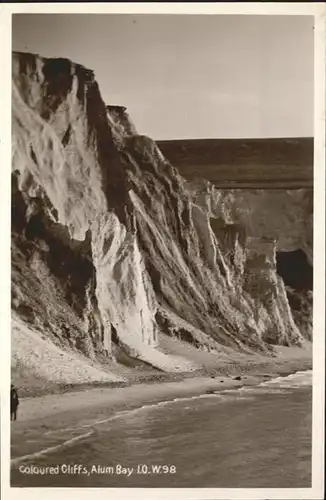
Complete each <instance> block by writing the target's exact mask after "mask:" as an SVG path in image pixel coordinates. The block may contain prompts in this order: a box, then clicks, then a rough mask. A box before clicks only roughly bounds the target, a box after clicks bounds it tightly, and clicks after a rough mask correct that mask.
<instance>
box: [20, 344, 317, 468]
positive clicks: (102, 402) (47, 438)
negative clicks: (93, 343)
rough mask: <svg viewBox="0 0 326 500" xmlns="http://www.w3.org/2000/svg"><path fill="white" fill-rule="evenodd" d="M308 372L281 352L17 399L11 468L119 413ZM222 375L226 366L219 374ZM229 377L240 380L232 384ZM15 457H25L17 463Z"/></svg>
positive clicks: (307, 360) (296, 356)
mask: <svg viewBox="0 0 326 500" xmlns="http://www.w3.org/2000/svg"><path fill="white" fill-rule="evenodd" d="M311 367H312V362H311V355H310V352H309V350H306V349H298V350H293V349H292V350H289V351H286V355H284V350H283V352H282V353H281V354H280V357H279V358H276V359H275V358H274V359H269V360H266V361H265V362H262V363H260V364H257V365H254V364H252V365H250V366H245V365H243V366H242V367H241V366H232V369H230V371H231V374H227V373H224V374H218V373H215V374H214V375H212V376H207V375H206V376H194V377H192V378H187V379H184V380H180V381H176V382H170V381H165V382H164V381H163V382H161V383H139V384H131V385H129V386H128V387H119V388H108V387H96V388H92V389H91V388H89V389H87V390H82V391H74V392H69V393H65V394H48V395H43V396H39V397H28V398H22V399H21V404H20V407H19V415H18V418H19V419H18V421H16V422H12V424H11V445H12V446H11V457H12V463H18V462H19V461H22V462H26V460H29V457H26V455H32V457H31V458H33V454H38V453H40V452H42V451H43V450H45V449H47V448H49V447H54V446H59V445H62V444H63V443H65V442H67V446H69V441H70V440H71V439H73V438H76V439H79V438H80V439H83V435H85V434H87V432H88V431H89V430H90V429H91V428H93V427H94V426H99V425H102V423H104V424H105V423H106V422H107V421H108V420H109V419H111V418H114V416H115V415H117V414H119V412H121V411H126V410H130V409H133V408H138V407H141V406H144V405H150V404H154V403H157V402H158V401H169V400H173V399H175V398H181V397H191V396H196V395H200V394H205V393H209V392H212V391H221V390H225V389H231V388H238V387H241V386H245V385H257V384H259V383H261V382H263V381H266V380H268V379H270V378H274V377H277V376H278V375H281V376H286V375H288V374H290V373H294V372H296V371H301V370H310V369H311ZM223 371H226V367H225V370H223ZM235 377H241V379H240V380H237V379H236V378H235ZM19 457H25V458H22V459H20V458H19Z"/></svg>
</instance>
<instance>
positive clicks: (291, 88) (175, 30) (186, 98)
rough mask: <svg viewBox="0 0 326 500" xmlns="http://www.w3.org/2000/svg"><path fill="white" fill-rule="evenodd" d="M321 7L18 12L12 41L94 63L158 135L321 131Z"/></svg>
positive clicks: (111, 98) (102, 82) (140, 122)
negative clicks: (316, 26)
mask: <svg viewBox="0 0 326 500" xmlns="http://www.w3.org/2000/svg"><path fill="white" fill-rule="evenodd" d="M313 33H314V32H313V17H312V16H272V15H265V16H253V15H242V16H241V15H201V16H199V15H161V14H143V15H132V14H129V15H121V14H120V15H119V14H101V15H98V14H16V15H14V16H13V24H12V48H13V50H17V51H23V52H32V53H38V54H40V55H42V56H44V57H67V58H69V59H71V60H72V61H74V62H76V63H80V64H82V65H84V66H86V67H87V68H89V69H92V70H94V72H95V76H96V79H97V81H98V83H99V86H100V90H101V94H102V98H103V100H104V101H105V103H106V104H119V105H123V106H126V107H127V109H128V112H129V114H130V117H131V119H132V121H133V122H134V124H135V126H136V128H137V131H138V132H139V133H140V134H145V135H149V136H150V137H152V138H153V139H155V140H167V139H195V138H259V137H307V136H312V135H313Z"/></svg>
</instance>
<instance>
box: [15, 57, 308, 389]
mask: <svg viewBox="0 0 326 500" xmlns="http://www.w3.org/2000/svg"><path fill="white" fill-rule="evenodd" d="M12 136H13V139H12V168H13V175H12V178H13V188H12V202H13V204H12V298H13V300H12V307H13V331H14V332H15V335H14V339H16V340H15V341H14V342H13V354H14V358H15V359H16V365H17V364H22V365H24V363H26V360H25V359H24V353H23V349H22V348H21V339H22V335H23V333H22V332H23V330H24V329H25V330H24V331H25V334H26V328H28V329H29V331H30V332H31V331H32V332H33V335H34V336H35V335H37V336H39V337H40V338H42V339H45V340H47V341H48V342H50V343H52V344H53V345H56V346H57V347H58V348H60V349H63V350H64V351H65V352H67V349H68V350H69V352H70V353H71V355H73V356H75V357H78V356H79V357H80V356H83V362H85V360H86V362H89V363H90V364H92V363H93V364H96V363H99V362H101V363H102V367H103V363H104V364H106V365H107V366H110V367H112V366H113V367H114V366H115V365H114V363H115V359H117V360H119V356H120V354H121V352H124V353H125V354H126V355H128V356H129V357H131V358H136V359H138V360H141V361H143V362H146V363H149V364H151V365H152V366H154V367H157V368H159V369H161V370H167V371H180V370H185V371H186V370H192V369H195V368H198V366H197V365H195V364H194V363H192V362H190V361H189V360H188V359H187V356H186V355H185V356H180V355H178V356H176V355H173V354H166V353H165V352H163V349H162V348H161V345H160V338H161V337H162V335H163V336H165V335H171V336H177V337H178V338H180V339H182V340H184V341H186V342H189V343H192V344H193V345H195V346H196V347H198V348H199V349H203V348H204V349H206V350H212V351H214V350H215V351H217V352H219V351H221V349H223V346H225V347H226V348H232V349H236V350H240V351H243V352H246V351H250V350H254V351H260V352H268V351H270V349H271V347H270V346H271V345H272V344H285V345H289V344H293V343H300V341H301V339H302V335H301V333H300V331H299V329H298V327H297V325H296V324H295V322H294V319H293V314H292V312H291V309H290V305H289V301H288V298H287V293H286V289H285V285H284V282H283V280H282V278H281V277H280V276H279V275H278V274H277V251H278V250H280V249H281V250H282V249H283V250H284V249H285V247H286V249H287V250H288V249H290V247H291V249H292V247H293V245H292V242H291V244H290V243H289V242H288V241H287V240H284V242H282V243H276V244H275V243H274V241H273V240H272V241H265V242H264V241H263V236H264V235H263V231H260V229H259V230H258V231H257V227H256V223H255V222H254V219H255V217H257V214H256V212H255V210H254V209H252V208H250V207H252V205H251V200H249V199H248V200H247V205H246V207H245V208H244V205H243V203H244V199H242V198H239V197H238V196H237V195H236V194H235V193H233V192H230V193H221V192H215V191H214V192H213V190H212V189H211V187H209V186H208V187H207V185H202V186H197V187H195V186H194V185H191V186H189V185H188V183H187V182H186V181H185V180H184V179H183V178H182V177H181V176H180V175H179V174H178V172H177V170H176V169H175V168H174V167H173V166H172V165H171V164H170V163H169V162H168V161H167V160H166V159H165V158H164V157H163V155H162V153H161V151H160V150H159V149H158V147H157V146H156V144H155V142H153V141H152V140H151V139H149V138H147V137H143V136H139V135H137V133H136V130H135V127H134V126H133V124H132V123H131V122H130V120H129V118H128V116H127V115H126V112H125V110H124V108H121V107H116V106H105V104H104V103H103V101H102V99H101V95H100V92H99V89H98V86H97V83H96V81H95V79H94V76H93V73H92V72H91V71H89V70H86V69H85V68H83V67H82V66H80V65H76V64H73V63H71V62H70V61H68V60H65V59H42V58H40V57H38V56H34V55H31V54H21V53H16V54H14V55H13V90H12ZM252 196H253V197H255V196H256V195H254V194H253V195H252ZM298 196H299V195H298ZM258 198H259V196H258ZM258 198H255V200H256V199H258ZM300 200H301V199H300ZM300 200H299V201H298V206H300V204H301V201H302V200H301V201H300ZM255 203H256V204H257V203H258V205H259V203H260V204H261V206H263V205H264V203H263V200H262V199H261V200H260V201H258V202H255ZM248 210H251V212H252V215H251V219H250V220H251V222H252V224H251V225H250V224H249V222H248V219H246V217H247V216H243V217H242V216H241V213H242V211H243V212H247V211H248ZM235 213H236V214H238V215H237V217H236V216H235V215H234V214H235ZM259 217H260V218H261V219H262V220H263V219H264V215H263V214H262V213H261V212H260V215H259ZM263 225H264V224H263V223H262V226H263ZM273 234H274V233H273V231H272V232H271V233H270V234H269V237H270V238H272V237H273ZM275 234H277V227H275ZM307 234H308V233H306V232H305V229H304V228H302V227H300V228H298V235H297V238H299V239H300V248H304V249H305V250H307V249H308V247H309V245H311V241H309V237H308V236H307ZM291 245H292V246H291ZM305 245H306V246H305ZM308 253H309V252H308ZM25 327H26V328H25ZM29 338H31V337H29ZM33 338H34V337H33ZM15 356H16V357H15ZM87 360H88V361H87ZM110 363H111V365H110ZM112 363H113V365H112ZM33 369H35V370H36V371H37V366H34V368H33ZM94 369H95V368H94ZM110 369H111V368H110ZM113 369H114V368H112V370H113ZM92 376H93V375H90V377H92ZM64 377H65V375H63V376H62V379H63V380H64ZM67 377H68V375H67ZM94 377H95V378H96V376H95V375H94ZM112 378H113V379H114V376H113V375H112Z"/></svg>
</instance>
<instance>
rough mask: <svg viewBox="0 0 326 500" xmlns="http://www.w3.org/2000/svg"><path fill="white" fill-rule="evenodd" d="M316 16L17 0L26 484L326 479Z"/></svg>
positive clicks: (18, 360) (20, 410)
mask: <svg viewBox="0 0 326 500" xmlns="http://www.w3.org/2000/svg"><path fill="white" fill-rule="evenodd" d="M235 5H238V6H239V4H235ZM315 26H316V16H315V15H314V13H313V12H312V13H311V14H310V15H299V14H298V15H296V14H293V15H281V14H268V15H258V14H240V13H237V10H236V7H235V9H234V13H228V14H218V13H216V14H201V13H198V14H187V12H186V10H185V12H179V13H176V14H173V13H155V12H151V13H140V12H134V13H132V12H130V13H122V12H120V13H119V12H116V13H114V12H111V13H110V12H104V13H89V14H87V13H78V12H77V10H76V12H70V13H67V12H66V13H64V12H63V13H47V12H46V10H45V9H43V10H41V11H40V12H36V11H35V10H34V11H33V12H28V10H27V9H25V11H24V12H21V13H13V15H12V24H11V39H12V47H11V49H12V50H11V77H12V83H11V85H12V87H11V104H10V106H11V131H10V135H11V153H10V154H11V187H10V189H11V236H10V259H11V262H10V268H11V270H10V273H11V274H10V282H11V290H10V300H11V320H10V332H8V337H9V338H10V352H11V355H10V373H11V375H10V379H8V380H6V393H7V398H8V405H7V407H8V409H7V410H6V418H8V422H9V424H8V425H9V429H10V487H11V488H14V489H16V488H20V489H21V488H23V489H26V488H33V489H38V488H42V490H43V491H45V490H44V488H47V489H48V490H49V491H50V490H51V491H52V489H55V490H57V493H58V494H59V491H58V488H60V489H61V488H69V489H70V491H73V490H72V488H73V489H75V488H90V489H93V488H94V489H98V488H101V489H102V488H105V489H109V488H115V489H118V490H119V489H125V488H129V489H130V492H131V491H132V490H133V489H134V488H142V489H145V490H146V491H147V490H149V489H151V491H152V492H153V493H152V497H151V498H153V499H155V498H156V496H155V491H157V492H158V491H159V490H161V489H170V490H168V491H172V490H171V489H179V490H180V492H181V491H182V489H185V488H187V489H204V488H208V489H244V490H245V489H266V490H267V489H272V490H273V489H285V490H286V489H287V491H289V492H290V491H291V492H292V494H291V495H290V496H284V498H307V499H308V498H309V499H317V498H323V497H322V496H320V497H317V496H316V492H315V493H314V496H313V495H312V493H309V491H310V492H311V491H312V488H313V484H314V483H313V480H314V477H315V475H314V472H313V446H314V444H313V443H314V442H315V439H313V422H315V423H316V421H317V417H315V418H314V411H313V401H314V404H319V408H321V407H322V402H321V399H320V391H319V392H316V393H314V394H315V395H314V398H313V397H312V395H313V381H314V382H315V381H316V377H315V372H314V370H315V368H316V363H317V361H315V355H314V353H315V350H314V349H315V339H316V336H317V337H318V342H319V345H321V350H322V349H323V348H324V347H323V344H324V343H325V338H324V330H323V328H322V324H323V323H322V322H323V319H322V318H320V319H319V320H317V319H316V318H315V315H316V310H317V309H316V305H315V300H316V286H317V285H316V283H315V280H316V274H319V277H318V278H317V279H319V280H320V279H321V280H324V277H325V268H322V267H321V268H319V271H317V272H316V268H315V266H316V264H315V262H316V260H315V259H316V258H317V257H316V254H317V253H319V254H320V252H321V249H323V248H324V247H323V245H324V243H323V242H322V243H321V244H319V245H318V241H317V238H318V235H319V237H320V236H321V235H322V234H324V233H322V231H324V228H320V226H319V227H317V226H316V225H315V224H316V217H317V218H318V217H319V219H318V220H319V221H320V220H321V219H320V216H321V215H320V213H319V212H318V210H319V209H318V208H316V207H317V202H316V190H317V189H319V191H318V192H319V193H320V181H318V179H321V180H322V179H323V177H322V176H321V177H318V176H319V173H318V172H319V170H318V168H321V169H323V168H324V167H322V163H321V164H319V166H318V165H317V164H316V151H315V146H314V140H315V141H316V115H315V99H316V95H315V90H314V89H315V88H316V72H315V68H316V52H315V51H316V44H315ZM315 144H316V142H315ZM9 169H10V166H9V165H8V170H9ZM322 175H324V174H322ZM314 179H315V181H314ZM316 182H317V184H318V183H319V186H318V185H317V186H316ZM314 190H315V191H314ZM318 262H319V263H320V255H319V261H318ZM322 265H324V264H322ZM321 275H322V276H321ZM320 276H321V277H320ZM323 283H324V282H323V281H322V282H321V284H320V282H319V285H318V286H319V289H318V290H319V291H320V292H319V298H322V297H321V294H322V292H323V286H324V284H323ZM319 303H320V301H319ZM319 316H323V318H324V312H323V311H322V310H321V311H320V313H319ZM318 321H319V322H318ZM320 326H321V327H320ZM4 333H5V332H4V331H3V332H2V334H4ZM319 359H320V358H319ZM322 369H323V367H321V368H319V369H318V373H319V374H320V373H322ZM316 373H317V372H316ZM313 375H314V377H313ZM9 392H10V417H9ZM7 414H8V415H7ZM9 418H10V421H9ZM318 418H319V420H320V421H321V420H322V419H323V414H322V413H319V417H318ZM314 425H315V424H314ZM314 435H315V436H316V434H314ZM320 440H321V441H323V435H322V434H320ZM321 441H320V442H321ZM319 458H320V459H322V457H321V455H320V456H319ZM319 462H320V460H319ZM320 463H321V462H320ZM316 484H317V483H316ZM296 489H298V491H299V490H300V489H301V491H302V496H300V497H299V496H295V495H296V493H295V492H296ZM272 490H271V491H272ZM33 491H34V490H33ZM35 491H36V490H35ZM67 491H68V493H67V495H69V490H67ZM305 492H306V493H305ZM36 493H37V491H36ZM44 494H45V495H46V491H45V493H44ZM98 494H99V493H98ZM107 494H108V495H109V491H108V493H107ZM167 494H168V493H167ZM17 495H18V494H17ZM62 495H63V497H65V494H63V493H61V497H62ZM130 495H131V493H130ZM170 495H171V496H169V497H168V496H167V497H166V498H173V499H174V498H176V499H177V498H179V497H178V496H177V494H174V495H172V493H170ZM305 495H306V496H305ZM309 495H311V496H309ZM320 495H322V493H320ZM141 497H142V496H141V495H140V496H139V498H141ZM10 498H11V497H10ZM12 498H13V497H12ZM15 498H16V497H15ZM17 498H18V496H17ZM35 498H36V497H35ZM51 498H52V497H51ZM56 498H57V497H56ZM58 498H59V497H58ZM83 498H84V497H83ZM92 498H93V497H92ZM108 498H109V497H108ZM110 498H111V497H110ZM112 498H115V497H114V496H112ZM130 498H132V496H130ZM137 498H138V497H137ZM143 498H149V497H146V496H143ZM157 498H158V497H157ZM160 498H161V497H160ZM162 498H163V497H162ZM164 498H165V497H164ZM180 498H187V497H186V496H184V497H180ZM189 498H190V497H189ZM191 498H198V499H199V498H207V499H208V498H212V499H213V498H222V497H218V496H215V497H213V496H197V497H195V496H193V497H191ZM223 498H224V499H227V498H230V499H231V498H233V497H232V496H230V497H227V496H223ZM237 498H240V496H238V497H237ZM241 498H258V497H257V496H256V497H249V496H244V497H241ZM259 498H265V499H266V498H270V499H272V498H274V497H273V496H272V493H271V494H270V496H263V495H262V496H261V497H259ZM275 498H276V497H275ZM277 498H283V497H282V496H278V497H277ZM8 499H9V497H8ZM6 500H7V497H6Z"/></svg>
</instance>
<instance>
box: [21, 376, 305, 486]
mask: <svg viewBox="0 0 326 500" xmlns="http://www.w3.org/2000/svg"><path fill="white" fill-rule="evenodd" d="M311 447H312V372H311V371H305V372H297V373H295V374H292V375H290V376H287V377H279V378H275V379H271V380H268V381H266V382H263V383H261V384H260V385H258V386H254V387H253V386H251V387H242V388H240V389H233V390H224V391H222V392H218V393H216V394H204V395H202V396H197V397H191V398H180V399H175V400H173V401H168V402H161V403H158V404H154V405H149V406H143V407H141V408H138V409H136V410H135V409H134V410H131V411H124V412H122V413H121V414H120V415H117V416H116V417H115V418H114V419H110V420H107V421H103V422H102V423H101V424H94V427H93V428H92V429H91V431H90V432H89V433H88V434H87V435H86V436H85V438H84V439H82V440H80V441H76V442H75V443H74V442H73V443H72V444H71V445H70V446H68V447H67V446H66V447H62V449H56V450H55V451H53V452H51V451H50V452H49V453H48V454H45V455H43V456H39V457H36V458H33V459H31V460H27V461H26V462H23V463H20V464H17V465H14V466H12V470H11V485H12V486H18V487H19V486H21V487H92V488H94V487H101V488H105V487H108V488H110V487H115V488H116V487H124V488H133V487H135V488H139V487H141V488H146V487H150V488H155V487H157V488H309V487H311Z"/></svg>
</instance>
